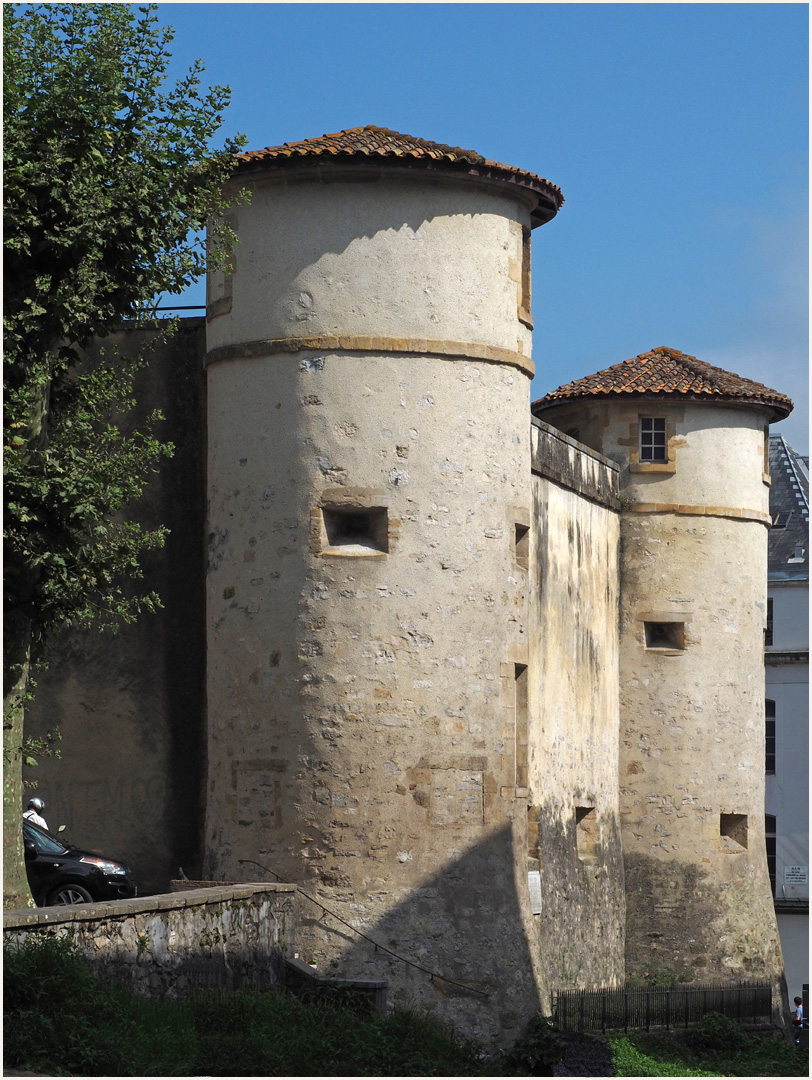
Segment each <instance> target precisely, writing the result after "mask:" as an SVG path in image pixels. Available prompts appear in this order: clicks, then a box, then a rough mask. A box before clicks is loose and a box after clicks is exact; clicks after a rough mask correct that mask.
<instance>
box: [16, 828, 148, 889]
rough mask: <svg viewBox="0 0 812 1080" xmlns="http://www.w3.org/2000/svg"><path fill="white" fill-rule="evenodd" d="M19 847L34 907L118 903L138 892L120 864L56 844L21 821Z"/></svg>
mask: <svg viewBox="0 0 812 1080" xmlns="http://www.w3.org/2000/svg"><path fill="white" fill-rule="evenodd" d="M23 844H24V846H25V869H26V871H27V872H28V884H29V887H30V889H31V894H32V895H33V897H34V901H35V902H36V904H37V906H38V907H48V906H50V905H51V904H87V903H90V902H91V901H93V900H96V901H98V900H121V899H123V898H126V897H128V896H135V895H136V893H137V892H138V890H137V889H136V887H135V882H134V881H133V876H132V872H131V871H130V868H129V867H127V866H125V865H124V864H123V863H120V862H116V861H114V860H113V859H106V858H104V857H103V856H101V855H96V854H95V853H94V852H92V851H83V850H82V849H81V848H76V847H73V845H72V844H69V843H68V842H67V841H65V842H63V841H62V840H57V838H56V837H55V836H51V834H50V833H48V832H46V831H45V829H41V828H40V827H39V826H38V825H34V823H33V822H31V821H25V820H24V821H23Z"/></svg>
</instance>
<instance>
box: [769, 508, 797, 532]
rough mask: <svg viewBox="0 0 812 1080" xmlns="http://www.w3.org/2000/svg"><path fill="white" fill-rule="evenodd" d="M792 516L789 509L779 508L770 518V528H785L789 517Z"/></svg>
mask: <svg viewBox="0 0 812 1080" xmlns="http://www.w3.org/2000/svg"><path fill="white" fill-rule="evenodd" d="M791 517H792V511H791V510H779V511H778V513H777V514H776V515H775V517H774V518H773V520H772V525H771V528H773V529H786V527H787V525H789V519H790V518H791Z"/></svg>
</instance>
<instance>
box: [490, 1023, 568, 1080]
mask: <svg viewBox="0 0 812 1080" xmlns="http://www.w3.org/2000/svg"><path fill="white" fill-rule="evenodd" d="M566 1050H567V1044H566V1043H565V1042H564V1040H563V1039H562V1038H561V1036H560V1035H559V1033H558V1029H557V1028H556V1027H555V1026H554V1025H553V1022H552V1020H550V1019H549V1018H548V1017H546V1016H536V1017H534V1018H533V1019H532V1020H531V1021H530V1023H529V1024H528V1025H527V1029H526V1031H525V1033H524V1035H523V1036H522V1037H521V1038H520V1039H518V1040H517V1041H516V1042H515V1043H514V1045H513V1046H512V1047H511V1048H510V1050H506V1051H504V1054H503V1056H502V1061H503V1064H504V1067H505V1075H507V1076H552V1075H553V1066H554V1065H557V1064H558V1062H559V1061H561V1060H562V1059H563V1057H564V1054H565V1053H566Z"/></svg>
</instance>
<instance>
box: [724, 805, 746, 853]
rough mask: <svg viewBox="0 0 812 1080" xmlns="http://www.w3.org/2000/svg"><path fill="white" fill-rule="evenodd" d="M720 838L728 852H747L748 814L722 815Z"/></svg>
mask: <svg viewBox="0 0 812 1080" xmlns="http://www.w3.org/2000/svg"><path fill="white" fill-rule="evenodd" d="M719 836H720V837H721V839H722V843H723V847H724V849H725V850H726V851H747V814H720V815H719Z"/></svg>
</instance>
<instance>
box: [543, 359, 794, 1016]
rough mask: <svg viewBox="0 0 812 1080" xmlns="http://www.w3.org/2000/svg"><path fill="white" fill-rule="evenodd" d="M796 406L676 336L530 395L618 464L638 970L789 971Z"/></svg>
mask: <svg viewBox="0 0 812 1080" xmlns="http://www.w3.org/2000/svg"><path fill="white" fill-rule="evenodd" d="M791 408H792V403H791V402H790V401H789V399H788V398H786V397H784V396H783V395H781V394H778V393H776V392H775V391H773V390H769V389H768V388H767V387H765V386H761V385H760V384H758V383H755V382H752V381H750V380H748V379H742V378H740V377H739V376H738V375H732V374H730V373H728V372H726V371H722V370H721V369H719V368H714V367H711V366H710V365H709V364H705V363H702V362H700V361H698V360H696V359H695V358H694V357H691V356H685V355H683V354H682V353H680V352H677V351H675V350H673V349H666V348H659V349H654V350H653V351H652V352H650V353H644V354H642V355H641V356H637V357H635V358H634V359H632V360H628V361H626V362H625V363H622V364H618V365H616V366H614V367H611V368H609V369H608V370H605V371H601V372H598V374H596V375H593V376H590V377H588V378H585V379H580V380H578V381H577V382H574V383H570V384H568V385H566V386H562V387H560V388H559V389H558V390H556V391H555V392H554V393H552V394H549V395H548V396H547V397H545V398H543V399H542V400H541V401H539V402H536V403H535V405H534V406H533V411H534V412H535V413H536V414H537V415H539V416H541V417H542V418H543V419H544V420H545V421H547V422H548V423H551V424H554V425H555V426H557V427H559V428H561V429H562V430H564V431H565V432H567V433H569V434H571V435H573V436H574V437H576V438H578V439H580V440H581V441H582V442H585V443H586V444H587V445H589V446H591V447H593V448H594V449H596V450H598V451H600V452H601V453H602V454H605V455H606V456H607V457H609V458H611V459H613V460H614V461H616V462H617V463H618V464H619V465H620V467H621V480H620V485H621V499H622V500H623V504H624V509H623V511H622V513H621V618H620V626H621V637H620V676H621V678H620V725H621V730H620V803H621V816H622V822H623V852H624V862H625V874H626V899H627V912H628V914H627V925H626V968H627V975H640V976H642V977H644V978H645V977H652V976H656V975H661V976H662V975H671V976H673V977H674V978H677V979H679V980H687V981H697V982H706V981H715V980H719V979H724V980H732V979H735V980H738V979H758V978H765V977H766V978H769V979H771V980H772V981H773V982H774V983H775V984H778V983H779V982H780V978H781V969H782V963H781V953H780V945H779V939H778V931H777V927H776V920H775V914H774V910H773V900H772V895H771V889H770V881H769V877H768V872H767V861H766V854H765V838H764V753H765V726H764V644H763V629H764V626H765V619H766V589H767V563H766V559H767V528H768V526H769V522H770V518H769V513H768V506H769V500H768V493H769V484H770V479H769V476H768V475H767V469H768V464H767V462H768V458H767V446H768V426H769V423H770V422H771V421H773V420H777V419H781V418H782V417H784V416H786V415H787V414H788V413H789V411H790V410H791ZM774 1001H776V998H775V997H774Z"/></svg>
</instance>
